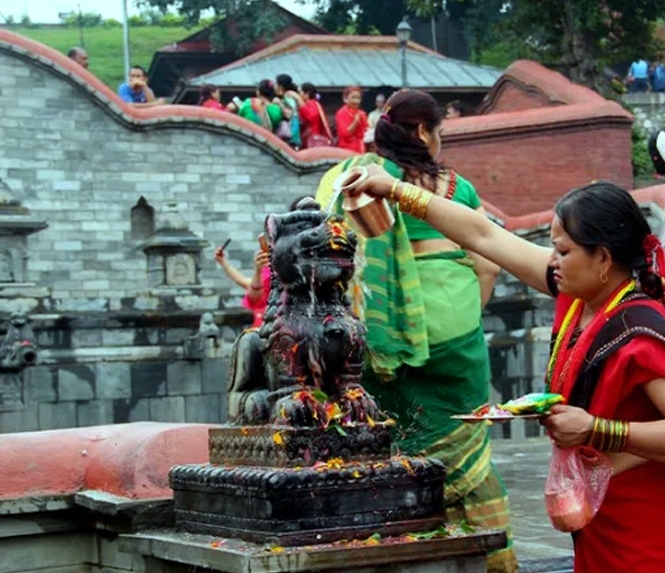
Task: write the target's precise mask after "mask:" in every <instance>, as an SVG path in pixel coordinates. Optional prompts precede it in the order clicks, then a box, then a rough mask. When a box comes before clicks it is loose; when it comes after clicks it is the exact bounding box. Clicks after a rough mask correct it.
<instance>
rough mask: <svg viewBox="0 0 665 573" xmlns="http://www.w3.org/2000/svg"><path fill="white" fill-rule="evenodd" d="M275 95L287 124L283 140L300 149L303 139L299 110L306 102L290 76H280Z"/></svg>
mask: <svg viewBox="0 0 665 573" xmlns="http://www.w3.org/2000/svg"><path fill="white" fill-rule="evenodd" d="M275 94H276V95H277V98H276V100H275V103H277V104H278V105H279V106H280V107H282V115H284V118H285V119H284V120H282V121H284V122H286V125H285V129H284V130H283V131H284V137H283V139H284V141H286V142H287V143H288V144H289V145H290V146H291V147H293V148H294V149H300V148H301V147H302V138H301V134H300V115H299V112H298V110H299V109H300V108H301V107H302V105H303V103H304V102H303V100H302V97H301V95H300V94H299V93H298V86H296V85H295V84H294V83H293V79H292V78H291V76H290V75H288V74H279V75H278V76H277V78H275ZM284 108H286V109H284ZM289 116H290V117H289Z"/></svg>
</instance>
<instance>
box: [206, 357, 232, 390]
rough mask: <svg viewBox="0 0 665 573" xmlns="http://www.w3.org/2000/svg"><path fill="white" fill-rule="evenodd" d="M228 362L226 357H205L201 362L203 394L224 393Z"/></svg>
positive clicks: (227, 376) (227, 377) (227, 375)
mask: <svg viewBox="0 0 665 573" xmlns="http://www.w3.org/2000/svg"><path fill="white" fill-rule="evenodd" d="M229 363H230V361H229V359H228V358H205V359H204V360H203V361H202V362H201V381H202V391H203V393H204V394H220V393H226V386H227V384H228V379H229Z"/></svg>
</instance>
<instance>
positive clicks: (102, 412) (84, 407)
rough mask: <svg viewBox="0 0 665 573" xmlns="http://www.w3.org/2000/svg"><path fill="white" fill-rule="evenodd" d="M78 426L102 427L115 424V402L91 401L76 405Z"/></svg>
mask: <svg viewBox="0 0 665 573" xmlns="http://www.w3.org/2000/svg"><path fill="white" fill-rule="evenodd" d="M76 417H77V426H78V427H83V426H102V425H105V424H112V423H113V400H90V402H79V403H77V405H76Z"/></svg>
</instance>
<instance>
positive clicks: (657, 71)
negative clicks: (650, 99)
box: [649, 56, 665, 92]
mask: <svg viewBox="0 0 665 573" xmlns="http://www.w3.org/2000/svg"><path fill="white" fill-rule="evenodd" d="M649 82H650V83H651V90H652V91H654V92H663V91H665V66H664V65H663V57H662V56H658V57H657V58H656V61H655V62H654V63H653V64H651V66H650V67H649Z"/></svg>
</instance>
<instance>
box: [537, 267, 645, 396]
mask: <svg viewBox="0 0 665 573" xmlns="http://www.w3.org/2000/svg"><path fill="white" fill-rule="evenodd" d="M636 284H637V283H636V281H635V280H634V279H631V280H630V281H629V282H628V284H626V285H624V286H622V287H619V289H618V290H617V291H615V293H616V294H614V295H610V298H609V299H608V302H607V304H606V305H605V306H604V307H603V308H602V309H601V310H600V311H599V312H598V314H597V315H596V316H595V317H594V318H593V319H592V320H596V318H597V317H600V316H601V315H607V314H608V313H609V312H611V311H612V310H613V309H614V308H616V307H617V306H618V305H619V303H620V302H621V300H622V299H623V297H624V296H625V295H626V293H628V292H630V291H631V290H633V289H634V288H635V287H636ZM583 308H584V305H583V303H582V299H579V298H576V299H575V300H574V301H573V303H572V304H571V305H570V308H569V309H568V311H567V312H566V315H565V317H564V319H563V323H562V324H561V328H560V329H559V332H558V333H557V336H556V340H555V341H554V348H553V349H552V354H551V356H550V359H549V362H548V364H547V376H546V378H545V383H546V386H547V388H548V389H549V390H552V381H553V378H554V370H555V367H556V364H557V360H558V359H559V354H560V352H561V349H562V348H567V346H568V344H569V342H570V339H571V336H572V332H573V330H574V328H571V325H572V324H573V322H575V323H578V322H579V317H580V315H581V312H582V309H583ZM564 341H565V344H564ZM568 362H570V361H568ZM558 378H561V376H559V377H558ZM559 385H560V384H559Z"/></svg>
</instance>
